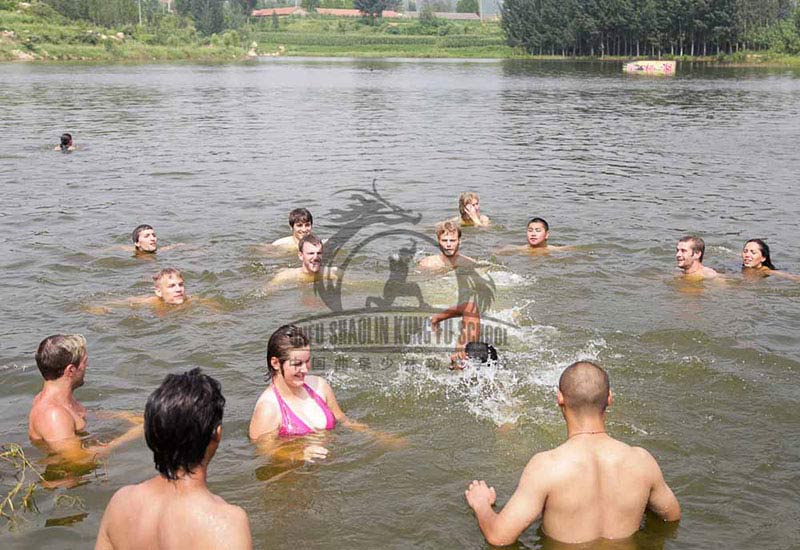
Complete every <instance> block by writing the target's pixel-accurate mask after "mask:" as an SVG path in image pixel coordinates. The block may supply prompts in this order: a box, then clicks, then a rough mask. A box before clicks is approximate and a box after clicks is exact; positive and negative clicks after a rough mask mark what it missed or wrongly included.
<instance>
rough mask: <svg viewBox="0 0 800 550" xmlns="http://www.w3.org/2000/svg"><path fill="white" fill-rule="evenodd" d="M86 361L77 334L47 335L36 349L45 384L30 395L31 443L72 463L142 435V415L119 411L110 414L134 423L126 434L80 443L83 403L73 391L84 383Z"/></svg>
mask: <svg viewBox="0 0 800 550" xmlns="http://www.w3.org/2000/svg"><path fill="white" fill-rule="evenodd" d="M88 365H89V354H88V353H87V352H86V338H84V337H83V336H82V335H80V334H56V335H54V336H48V337H47V338H45V339H44V340H42V342H41V343H40V344H39V347H38V349H37V350H36V366H37V367H39V372H41V374H42V378H44V387H43V388H42V391H40V392H39V393H38V394H37V395H36V397H35V398H34V399H33V405H32V406H31V411H30V415H29V417H28V436H29V437H30V440H31V442H33V443H34V444H37V445H40V446H43V447H45V449H46V450H47V451H49V452H53V453H55V454H56V455H58V456H59V457H61V458H63V459H65V460H67V461H69V462H75V463H85V462H91V461H93V460H94V459H95V458H98V457H101V456H104V455H107V454H108V453H110V452H111V451H112V450H113V449H114V448H116V447H118V446H119V445H121V444H123V443H125V442H127V441H131V440H133V439H136V438H138V437H140V436H141V435H142V426H141V416H137V415H134V414H132V413H122V412H120V413H114V414H112V416H116V417H119V418H124V419H126V420H128V421H129V422H130V423H131V424H133V426H131V427H130V429H129V430H128V431H127V432H126V433H125V434H123V435H122V436H120V437H118V438H116V439H114V440H112V441H110V442H109V443H106V444H104V445H94V446H90V447H84V446H83V445H82V443H81V440H80V438H79V435H78V434H80V433H82V432H85V431H86V427H87V426H86V407H84V406H83V405H81V404H80V403H79V402H78V400H77V399H75V396H74V395H73V392H74V391H75V390H76V389H78V388H80V387H81V386H83V384H84V381H85V377H86V369H87V368H88Z"/></svg>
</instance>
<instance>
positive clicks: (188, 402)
mask: <svg viewBox="0 0 800 550" xmlns="http://www.w3.org/2000/svg"><path fill="white" fill-rule="evenodd" d="M224 408H225V398H224V397H223V396H222V388H221V387H220V385H219V382H217V381H216V380H214V379H213V378H211V377H210V376H207V375H205V374H203V373H202V372H201V371H200V369H199V368H195V369H192V370H190V371H189V372H185V373H183V374H169V375H167V377H166V378H164V381H163V382H162V383H161V385H160V386H159V387H158V388H157V389H156V390H155V391H154V392H153V393H151V394H150V397H148V398H147V405H145V408H144V439H145V441H146V442H147V446H148V447H150V450H151V451H153V462H155V466H156V470H158V471H159V473H160V474H161V475H162V476H164V477H165V478H167V479H173V480H174V479H178V474H179V473H180V472H183V473H187V474H190V473H192V470H193V468H195V467H196V466H198V465H199V464H200V463H201V462H202V461H203V457H205V454H206V449H208V445H209V443H211V438H212V436H213V435H214V431H215V430H216V429H217V427H218V426H219V425H220V424H222V412H223V410H224Z"/></svg>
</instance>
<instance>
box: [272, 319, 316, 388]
mask: <svg viewBox="0 0 800 550" xmlns="http://www.w3.org/2000/svg"><path fill="white" fill-rule="evenodd" d="M307 347H309V342H308V337H307V336H306V334H305V333H304V332H303V329H301V328H300V327H298V326H296V325H283V326H282V327H280V328H279V329H278V330H276V331H275V332H273V333H272V336H270V337H269V342H268V343H267V374H266V375H265V378H266V379H267V382H269V381H271V380H272V379H273V378H274V377H275V372H276V371H275V369H274V368H273V367H272V358H273V357H277V358H278V362H279V363H280V365H281V367H280V368H281V374H283V363H284V361H287V360H288V359H289V352H290V351H292V350H297V349H303V348H307Z"/></svg>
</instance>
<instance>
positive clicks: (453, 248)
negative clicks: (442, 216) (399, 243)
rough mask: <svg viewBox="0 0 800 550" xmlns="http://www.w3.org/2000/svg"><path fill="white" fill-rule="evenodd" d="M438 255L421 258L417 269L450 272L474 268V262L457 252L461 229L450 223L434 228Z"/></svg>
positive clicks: (459, 244)
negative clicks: (458, 268)
mask: <svg viewBox="0 0 800 550" xmlns="http://www.w3.org/2000/svg"><path fill="white" fill-rule="evenodd" d="M436 239H437V240H438V241H439V253H438V254H433V255H432V256H427V257H425V258H422V259H421V260H420V261H419V263H418V264H417V267H419V268H420V269H424V270H428V271H443V270H451V269H455V268H457V267H474V266H475V265H476V262H475V260H473V259H472V258H470V257H469V256H464V255H463V254H460V253H459V252H458V249H459V248H460V247H461V228H460V227H459V226H457V225H456V224H455V223H454V222H452V221H446V222H441V223H439V224H438V225H437V226H436Z"/></svg>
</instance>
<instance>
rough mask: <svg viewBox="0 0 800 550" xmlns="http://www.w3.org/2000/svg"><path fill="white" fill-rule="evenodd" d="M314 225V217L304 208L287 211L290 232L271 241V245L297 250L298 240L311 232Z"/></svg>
mask: <svg viewBox="0 0 800 550" xmlns="http://www.w3.org/2000/svg"><path fill="white" fill-rule="evenodd" d="M313 226H314V217H313V216H312V215H311V212H309V211H308V210H307V209H305V208H295V209H294V210H292V211H291V212H289V227H291V228H292V234H291V235H289V236H288V237H283V238H280V239H278V240H277V241H275V242H273V243H272V245H271V246H274V247H278V248H283V249H285V250H287V251H291V252H294V251H296V250H299V245H300V240H301V239H302V238H303V237H305V236H306V235H310V234H311V230H312V228H313Z"/></svg>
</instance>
